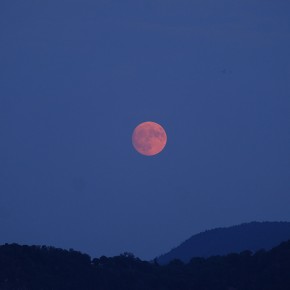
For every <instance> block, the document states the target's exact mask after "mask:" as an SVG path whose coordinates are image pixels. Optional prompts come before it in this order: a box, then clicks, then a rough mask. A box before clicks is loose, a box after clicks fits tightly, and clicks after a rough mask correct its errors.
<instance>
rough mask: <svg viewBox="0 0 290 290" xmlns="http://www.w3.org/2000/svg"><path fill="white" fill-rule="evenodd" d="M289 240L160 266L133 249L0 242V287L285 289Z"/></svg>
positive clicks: (288, 282) (289, 265)
mask: <svg viewBox="0 0 290 290" xmlns="http://www.w3.org/2000/svg"><path fill="white" fill-rule="evenodd" d="M289 269H290V240H289V241H287V242H283V243H282V244H280V245H279V246H278V247H275V248H273V249H271V250H269V251H265V250H260V251H257V252H255V253H252V252H251V251H244V252H241V253H239V254H237V253H232V254H228V255H226V256H212V257H209V258H198V257H196V258H193V259H191V260H190V262H189V263H183V262H182V261H180V260H173V261H171V262H170V263H169V264H167V265H164V266H161V265H159V264H158V263H157V262H156V260H155V261H153V262H146V261H142V260H140V259H139V258H136V257H135V256H134V255H133V254H130V253H124V254H122V255H119V256H115V257H110V258H109V257H105V256H102V257H100V258H94V259H91V257H90V256H89V255H87V254H83V253H80V252H78V251H75V250H72V249H71V250H63V249H58V248H54V247H47V246H26V245H18V244H5V245H2V246H0V289H1V290H6V289H7V290H8V289H29V290H34V289H35V290H36V289H37V290H39V289H43V290H46V289H47V290H48V289H61V290H66V289H70V290H72V289H85V290H90V289H102V290H125V289H126V290H148V289H152V290H154V289H155V290H167V289H168V290H169V289H172V290H177V289H182V290H189V289H200V290H202V289H204V290H205V289H208V290H222V289H223V290H225V289H226V290H235V289H236V290H237V289H239V290H243V289H244V290H251V289H255V290H259V289H261V290H267V289H269V290H270V289H271V290H273V289H275V290H286V289H289V286H290V275H289Z"/></svg>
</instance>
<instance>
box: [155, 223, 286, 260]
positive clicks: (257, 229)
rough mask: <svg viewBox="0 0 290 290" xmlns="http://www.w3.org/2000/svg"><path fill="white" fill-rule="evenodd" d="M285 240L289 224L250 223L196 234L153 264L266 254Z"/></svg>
mask: <svg viewBox="0 0 290 290" xmlns="http://www.w3.org/2000/svg"><path fill="white" fill-rule="evenodd" d="M288 239H290V222H286V221H284V222H282V221H281V222H269V221H264V222H257V221H253V222H250V223H242V224H239V225H234V226H230V227H220V228H214V229H211V230H206V231H204V232H200V233H198V234H195V235H193V236H191V237H190V238H189V239H187V240H185V241H184V242H182V243H181V244H180V245H179V246H177V247H175V248H173V249H172V250H170V251H169V252H167V253H165V254H163V255H160V256H159V257H157V258H156V259H155V260H156V261H157V262H158V263H159V264H161V265H164V264H167V263H169V262H170V261H172V260H175V259H179V260H181V261H183V262H185V263H187V262H189V261H190V260H191V259H192V258H193V257H203V258H206V257H210V256H215V255H226V254H230V253H232V252H235V253H239V252H242V251H245V250H250V251H253V252H255V251H258V250H260V249H265V250H269V249H271V248H273V247H275V246H277V245H278V244H279V243H281V242H283V241H285V240H288Z"/></svg>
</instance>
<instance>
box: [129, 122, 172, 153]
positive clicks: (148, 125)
mask: <svg viewBox="0 0 290 290" xmlns="http://www.w3.org/2000/svg"><path fill="white" fill-rule="evenodd" d="M166 142H167V136H166V132H165V130H164V129H163V128H162V126H160V125H159V124H157V123H155V122H144V123H141V124H140V125H138V126H137V127H136V128H135V130H134V132H133V135H132V143H133V146H134V148H135V149H136V150H137V151H138V152H139V153H141V154H143V155H147V156H151V155H156V154H158V153H160V152H161V151H162V150H163V149H164V147H165V145H166Z"/></svg>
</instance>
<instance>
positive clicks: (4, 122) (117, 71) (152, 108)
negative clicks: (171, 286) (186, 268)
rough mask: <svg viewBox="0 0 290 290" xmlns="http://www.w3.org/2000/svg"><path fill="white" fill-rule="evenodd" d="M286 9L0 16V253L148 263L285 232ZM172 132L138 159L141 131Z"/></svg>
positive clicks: (136, 5)
mask: <svg viewBox="0 0 290 290" xmlns="http://www.w3.org/2000/svg"><path fill="white" fill-rule="evenodd" d="M289 15H290V2H289V1H288V0H279V1H270V0H265V1H260V0H251V1H250V0H243V1H232V0H220V1H216V0H197V1H191V0H168V1H165V0H154V1H153V0H146V1H145V0H131V1H128V0H125V1H117V0H102V1H101V0H98V1H95V0H66V1H65V0H50V1H46V0H44V1H36V0H35V1H32V0H25V1H20V0H18V1H17V0H2V1H0V229H1V234H0V243H5V242H9V243H11V242H17V243H25V244H46V245H52V246H56V247H64V248H74V249H76V250H81V251H84V252H87V253H89V254H91V255H92V256H94V257H97V256H100V255H108V256H109V255H117V254H120V253H122V252H124V251H131V252H133V253H134V254H135V255H136V256H139V257H141V258H143V259H150V258H153V257H155V256H156V255H159V254H161V253H164V252H166V251H168V250H169V249H171V248H172V247H174V246H176V245H178V244H179V243H180V242H182V241H183V240H185V239H187V238H189V237H190V236H191V235H192V234H195V233H197V232H199V231H203V230H205V229H210V228H213V227H218V226H228V225H232V224H237V223H241V222H247V221H252V220H259V221H263V220H279V221H280V220H288V221H289V220H290V206H289V205H290V182H289V181H290V53H289V52H290V17H289ZM148 120H150V121H155V122H158V123H160V124H161V125H162V126H163V127H164V128H165V129H166V132H167V136H168V143H167V146H166V148H165V150H164V151H163V152H162V153H161V154H160V155H157V156H155V157H145V156H141V155H140V154H138V153H137V152H136V151H134V149H133V147H132V144H131V134H132V132H133V129H134V127H135V126H136V125H137V124H139V123H140V122H143V121H148Z"/></svg>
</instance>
